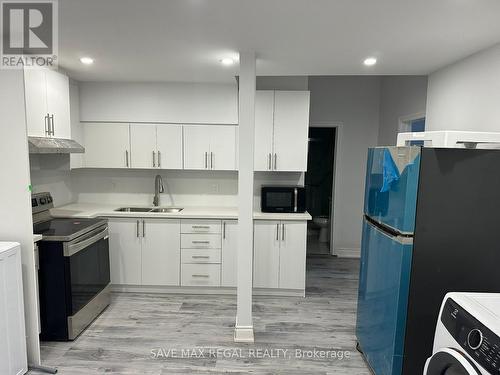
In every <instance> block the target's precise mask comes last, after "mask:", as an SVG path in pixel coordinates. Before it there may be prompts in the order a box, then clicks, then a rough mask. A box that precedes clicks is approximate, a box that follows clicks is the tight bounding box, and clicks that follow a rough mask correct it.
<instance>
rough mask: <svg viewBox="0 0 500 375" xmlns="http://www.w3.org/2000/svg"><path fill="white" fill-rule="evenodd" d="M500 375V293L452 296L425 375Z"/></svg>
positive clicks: (441, 316)
mask: <svg viewBox="0 0 500 375" xmlns="http://www.w3.org/2000/svg"><path fill="white" fill-rule="evenodd" d="M437 374H439V375H448V374H450V375H451V374H453V375H469V374H473V375H483V374H500V293H448V294H447V295H446V296H445V298H444V300H443V304H442V306H441V312H440V313H439V319H438V322H437V327H436V335H435V337H434V348H433V355H432V356H431V357H430V358H429V359H428V360H427V362H426V364H425V369H424V375H437Z"/></svg>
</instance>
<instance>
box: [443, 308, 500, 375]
mask: <svg viewBox="0 0 500 375" xmlns="http://www.w3.org/2000/svg"><path fill="white" fill-rule="evenodd" d="M441 322H442V323H443V324H444V326H445V327H446V329H447V330H448V332H450V334H451V335H452V336H453V338H454V339H455V340H456V341H457V342H458V343H459V344H460V346H461V347H462V349H464V351H466V352H467V354H469V355H470V356H471V357H472V358H474V360H475V361H476V362H477V363H478V364H479V365H481V366H482V367H484V368H485V369H486V370H487V371H489V372H490V373H491V374H498V375H500V337H499V336H498V335H496V334H495V333H494V332H492V331H491V330H490V329H489V328H488V327H486V326H485V325H484V324H482V323H481V322H480V321H479V320H477V319H476V318H475V317H474V316H472V315H471V314H470V313H469V312H467V311H466V310H465V309H463V308H462V307H461V306H460V305H459V304H458V303H456V302H455V301H454V300H453V299H451V298H448V299H447V300H446V303H445V305H444V308H443V313H442V315H441Z"/></svg>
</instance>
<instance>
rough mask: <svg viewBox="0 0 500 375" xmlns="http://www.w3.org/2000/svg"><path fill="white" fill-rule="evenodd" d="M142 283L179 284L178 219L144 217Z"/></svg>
mask: <svg viewBox="0 0 500 375" xmlns="http://www.w3.org/2000/svg"><path fill="white" fill-rule="evenodd" d="M142 223H143V228H142V229H143V232H142V285H179V282H180V280H179V264H180V260H181V252H180V247H179V240H180V221H179V220H171V219H144V220H143V221H142Z"/></svg>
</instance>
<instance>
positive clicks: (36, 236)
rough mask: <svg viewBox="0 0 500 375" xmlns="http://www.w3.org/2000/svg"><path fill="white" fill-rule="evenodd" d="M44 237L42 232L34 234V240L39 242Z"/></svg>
mask: <svg viewBox="0 0 500 375" xmlns="http://www.w3.org/2000/svg"><path fill="white" fill-rule="evenodd" d="M41 239H42V235H41V234H34V235H33V242H35V243H36V242H38V241H40V240H41Z"/></svg>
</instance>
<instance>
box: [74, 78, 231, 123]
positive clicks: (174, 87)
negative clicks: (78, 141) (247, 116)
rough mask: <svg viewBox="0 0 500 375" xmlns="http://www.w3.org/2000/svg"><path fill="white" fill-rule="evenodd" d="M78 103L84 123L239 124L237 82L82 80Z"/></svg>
mask: <svg viewBox="0 0 500 375" xmlns="http://www.w3.org/2000/svg"><path fill="white" fill-rule="evenodd" d="M103 103H105V105H103ZM80 104H81V107H80V120H81V121H84V122H100V121H102V122H144V123H177V124H237V123H238V88H237V85H236V84H217V83H176V82H168V83H133V82H127V83H123V82H82V83H81V84H80Z"/></svg>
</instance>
